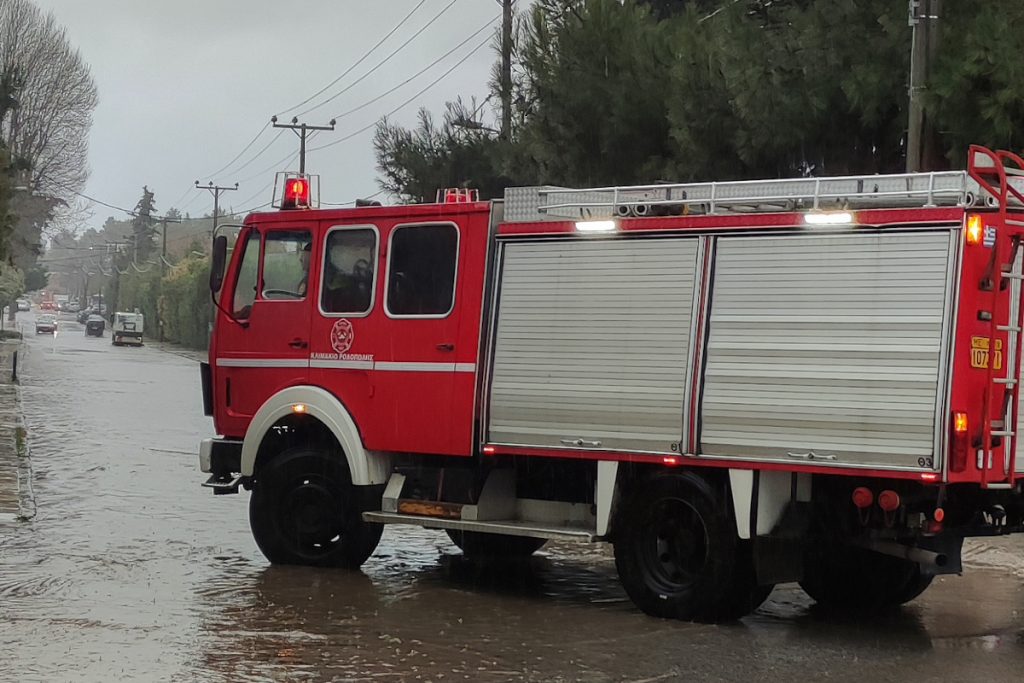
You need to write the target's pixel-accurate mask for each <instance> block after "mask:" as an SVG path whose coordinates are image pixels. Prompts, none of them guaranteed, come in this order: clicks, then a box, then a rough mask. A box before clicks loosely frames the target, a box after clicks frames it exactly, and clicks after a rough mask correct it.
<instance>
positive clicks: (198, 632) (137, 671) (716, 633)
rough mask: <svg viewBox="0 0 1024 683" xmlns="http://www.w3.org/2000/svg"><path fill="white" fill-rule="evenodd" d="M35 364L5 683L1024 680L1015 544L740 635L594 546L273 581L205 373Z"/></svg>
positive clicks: (791, 605) (4, 552)
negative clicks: (220, 459) (966, 569)
mask: <svg viewBox="0 0 1024 683" xmlns="http://www.w3.org/2000/svg"><path fill="white" fill-rule="evenodd" d="M26 355H27V356H28V357H27V359H26V364H25V366H24V369H23V378H24V383H25V387H24V400H25V411H26V413H27V421H28V426H29V430H30V439H31V447H32V454H33V464H34V468H35V492H36V498H37V503H38V510H39V512H38V516H37V517H36V518H35V519H34V520H33V521H31V522H28V523H24V524H21V525H18V526H14V527H11V526H2V527H0V680H3V681H62V680H73V681H94V680H95V681H120V680H142V681H165V680H166V681H267V680H271V681H329V680H359V681H378V680H384V681H388V680H394V681H404V680H433V681H452V680H458V681H461V680H468V681H506V680H531V681H533V680H535V681H663V680H664V681H670V680H723V681H740V680H743V681H749V680H752V679H762V680H783V679H792V678H795V677H800V678H802V679H805V680H818V679H823V678H829V679H832V680H856V681H864V680H871V681H874V680H909V679H911V678H912V679H913V680H915V681H921V680H956V679H966V678H973V679H977V680H992V681H1003V680H1006V681H1011V680H1012V681H1016V680H1020V679H1021V677H1022V673H1021V669H1022V668H1024V576H1021V575H1020V574H1015V573H1014V571H1012V570H1011V569H1008V568H1007V564H1013V563H1016V564H1017V566H1020V558H1021V545H1020V544H1019V543H1010V544H1006V543H999V542H995V543H989V544H987V545H983V546H974V547H973V548H972V550H971V553H972V558H973V559H974V560H976V561H978V562H979V563H981V564H986V565H988V566H989V567H990V568H985V569H981V570H977V571H973V572H971V573H969V574H968V575H967V576H966V577H963V578H960V577H948V578H943V579H941V580H940V581H938V582H937V583H936V585H935V586H934V587H933V588H932V589H931V590H929V591H928V592H927V593H926V594H925V596H924V598H922V599H921V600H919V601H917V602H915V603H914V604H912V605H911V606H909V607H907V608H905V609H903V610H901V611H899V612H897V613H895V614H893V615H890V616H887V617H884V618H849V617H842V616H840V615H834V614H826V613H823V612H821V611H819V610H818V609H816V608H814V607H813V606H812V605H811V604H810V601H809V600H808V599H807V598H806V597H805V596H804V595H803V594H802V593H801V592H800V591H799V590H798V589H796V588H794V587H782V588H779V589H777V590H776V592H775V593H774V594H773V596H772V598H771V599H770V601H769V602H768V603H767V604H766V605H765V607H764V608H762V609H761V610H760V611H759V612H758V613H757V614H755V615H753V616H751V617H748V618H747V619H745V620H743V622H741V623H739V624H735V625H729V626H702V625H693V624H682V623H674V622H664V621H658V620H654V619H650V618H648V617H645V616H644V615H642V614H640V613H638V612H637V611H635V610H634V609H633V608H632V606H631V605H630V604H629V602H628V601H627V600H626V598H625V595H624V594H623V592H622V591H621V589H620V588H619V587H618V584H617V582H616V579H615V574H614V569H613V567H612V566H611V564H610V562H609V560H608V557H607V554H606V553H605V552H603V551H602V550H601V549H600V548H586V549H584V551H583V552H579V551H578V549H576V548H573V547H564V546H561V547H558V546H556V547H550V548H549V549H547V550H546V552H545V553H544V554H543V555H541V556H539V557H536V558H533V560H531V561H530V562H528V563H524V564H522V565H519V566H514V567H503V568H494V567H490V568H489V567H481V566H477V565H472V564H469V563H466V562H465V561H463V560H462V558H461V556H459V555H458V553H457V551H456V550H455V549H454V548H453V547H452V546H451V544H450V543H448V541H447V538H446V537H444V536H443V535H441V534H438V533H435V532H427V531H420V530H415V531H414V530H409V529H395V528H391V529H388V531H387V532H386V533H385V536H384V541H383V542H382V544H381V546H380V548H379V550H378V553H377V555H376V556H375V557H374V558H373V559H371V560H370V562H368V563H367V565H366V566H365V568H364V571H363V572H362V573H352V572H344V571H325V570H312V569H303V568H288V567H270V566H268V565H267V563H266V562H265V561H264V560H263V558H262V557H261V556H260V554H259V552H258V551H257V550H256V548H255V546H254V544H253V542H252V540H251V538H250V536H249V532H248V528H247V523H246V503H247V494H242V495H239V496H221V497H217V498H214V497H213V496H212V495H211V494H210V493H209V492H208V491H206V490H205V489H201V488H200V487H199V483H200V482H201V475H200V474H199V473H198V471H197V468H196V458H195V456H194V454H193V453H194V450H195V447H196V443H197V441H198V439H199V438H201V437H203V436H205V435H208V434H209V432H210V430H211V424H210V422H209V420H208V419H207V418H204V417H203V416H202V415H201V414H200V413H201V406H200V400H199V383H198V372H197V371H196V367H195V363H194V361H191V360H188V359H186V358H183V357H180V356H176V355H172V354H169V353H165V352H161V351H159V350H156V349H153V348H148V347H147V348H142V349H133V348H114V347H111V346H110V343H109V339H94V338H86V337H85V336H84V333H83V332H82V329H81V327H80V326H78V325H76V324H75V323H73V322H65V323H63V326H62V330H61V333H60V334H59V335H58V337H57V339H56V341H54V340H53V339H51V338H44V337H40V338H38V339H30V341H29V352H28V354H26Z"/></svg>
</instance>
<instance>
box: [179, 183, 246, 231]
mask: <svg viewBox="0 0 1024 683" xmlns="http://www.w3.org/2000/svg"><path fill="white" fill-rule="evenodd" d="M196 187H197V188H198V189H200V190H209V192H210V194H212V195H213V232H211V233H210V234H211V235H212V234H215V233H216V232H217V221H218V220H219V219H220V195H221V193H222V192H234V191H235V190H237V189H238V183H235V186H234V187H222V186H220V185H214V184H213V181H212V180H211V181H210V182H209V184H207V185H200V184H199V181H198V180H197V181H196ZM164 231H165V232H166V226H165V227H164Z"/></svg>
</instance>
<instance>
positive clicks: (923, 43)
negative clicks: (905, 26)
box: [907, 0, 942, 173]
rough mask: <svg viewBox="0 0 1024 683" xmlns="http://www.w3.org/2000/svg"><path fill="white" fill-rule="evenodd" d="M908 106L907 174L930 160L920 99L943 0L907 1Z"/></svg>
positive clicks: (928, 75)
mask: <svg viewBox="0 0 1024 683" xmlns="http://www.w3.org/2000/svg"><path fill="white" fill-rule="evenodd" d="M909 11H910V14H909V22H910V27H911V30H912V32H913V33H912V35H913V37H912V39H911V44H910V106H909V107H908V112H909V120H908V122H907V173H916V172H918V171H921V170H924V166H925V164H926V163H928V162H929V161H930V158H929V157H930V156H931V155H928V154H926V153H925V150H926V148H930V147H931V138H932V137H933V135H932V131H931V125H930V123H929V122H928V121H927V119H926V117H925V113H924V103H923V102H922V95H923V94H924V90H925V88H926V87H927V83H928V81H929V79H930V78H931V73H932V64H933V63H934V61H935V57H936V55H937V53H938V44H939V14H940V12H941V11H942V0H910V10H909Z"/></svg>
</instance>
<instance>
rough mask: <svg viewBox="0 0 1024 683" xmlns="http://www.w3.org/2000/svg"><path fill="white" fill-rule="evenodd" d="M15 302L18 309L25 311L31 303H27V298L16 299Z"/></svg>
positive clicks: (30, 306)
mask: <svg viewBox="0 0 1024 683" xmlns="http://www.w3.org/2000/svg"><path fill="white" fill-rule="evenodd" d="M16 303H17V304H18V310H19V311H27V310H29V309H30V308H32V305H31V304H29V302H28V299H18V300H17V302H16Z"/></svg>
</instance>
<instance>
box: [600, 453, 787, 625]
mask: <svg viewBox="0 0 1024 683" xmlns="http://www.w3.org/2000/svg"><path fill="white" fill-rule="evenodd" d="M622 515H623V516H622V521H621V523H620V524H618V525H617V531H616V540H615V566H616V568H617V569H618V572H619V578H620V580H621V581H622V585H623V587H624V588H625V589H626V593H627V594H628V595H629V597H630V599H632V600H633V602H634V603H635V604H636V605H637V607H639V608H640V609H642V610H643V611H644V612H646V613H647V614H650V615H652V616H656V617H663V618H672V619H685V620H692V621H728V620H732V619H737V618H739V617H741V616H743V615H745V614H748V613H750V612H751V611H753V610H754V609H757V607H758V606H759V605H760V604H761V603H762V602H763V601H764V600H765V599H766V598H767V597H768V594H769V593H770V592H771V588H772V587H771V586H758V585H757V581H756V579H755V575H754V566H753V562H752V559H751V554H750V549H749V544H747V543H742V542H740V540H739V538H738V537H737V535H736V525H735V523H734V522H733V521H732V515H731V514H730V506H729V505H728V499H727V497H726V496H725V495H724V494H722V493H719V492H718V491H716V490H715V489H714V488H713V487H712V486H711V485H710V484H709V483H708V482H707V481H706V480H705V479H703V478H701V477H699V476H697V475H695V474H692V473H680V474H666V475H660V476H658V477H655V478H653V479H651V480H649V481H648V482H645V483H644V485H643V486H641V487H637V489H636V490H635V491H634V493H633V495H631V496H630V497H629V498H628V499H627V501H626V504H625V507H624V509H623V513H622Z"/></svg>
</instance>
